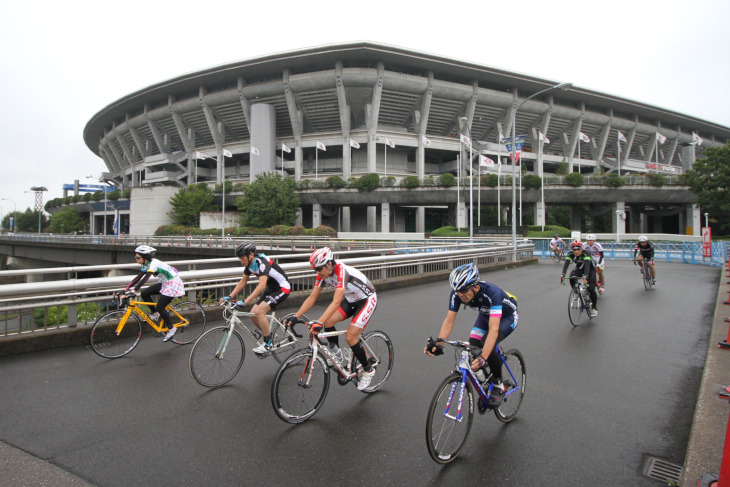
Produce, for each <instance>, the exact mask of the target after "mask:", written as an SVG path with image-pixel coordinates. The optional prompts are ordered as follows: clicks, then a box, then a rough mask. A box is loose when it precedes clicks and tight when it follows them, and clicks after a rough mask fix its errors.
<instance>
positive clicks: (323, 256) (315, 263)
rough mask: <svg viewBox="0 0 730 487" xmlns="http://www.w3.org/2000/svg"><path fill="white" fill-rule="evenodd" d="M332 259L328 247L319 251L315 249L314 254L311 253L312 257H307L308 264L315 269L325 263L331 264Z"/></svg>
mask: <svg viewBox="0 0 730 487" xmlns="http://www.w3.org/2000/svg"><path fill="white" fill-rule="evenodd" d="M332 260H334V259H333V257H332V250H331V249H330V248H329V247H322V248H321V249H317V250H315V251H314V252H312V255H310V256H309V263H310V264H312V268H313V269H316V268H317V267H322V266H324V265H325V264H327V262H331V261H332Z"/></svg>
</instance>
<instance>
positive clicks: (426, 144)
mask: <svg viewBox="0 0 730 487" xmlns="http://www.w3.org/2000/svg"><path fill="white" fill-rule="evenodd" d="M423 145H425V146H426V147H428V146H429V145H431V139H429V138H428V137H426V136H425V135H424V136H423Z"/></svg>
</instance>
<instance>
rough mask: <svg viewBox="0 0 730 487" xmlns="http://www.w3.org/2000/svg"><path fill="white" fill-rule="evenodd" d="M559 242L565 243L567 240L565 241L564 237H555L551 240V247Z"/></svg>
mask: <svg viewBox="0 0 730 487" xmlns="http://www.w3.org/2000/svg"><path fill="white" fill-rule="evenodd" d="M558 244H563V245H565V242H563V239H561V238H554V239H552V240H550V246H551V247H555V246H557V245H558Z"/></svg>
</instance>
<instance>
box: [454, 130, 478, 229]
mask: <svg viewBox="0 0 730 487" xmlns="http://www.w3.org/2000/svg"><path fill="white" fill-rule="evenodd" d="M459 120H461V121H462V122H464V125H466V129H467V130H468V131H469V238H470V239H474V177H473V175H472V169H473V167H474V166H473V164H472V155H471V147H472V140H471V139H472V137H471V127H469V121H468V120H467V118H466V117H461V118H460V119H459ZM459 142H460V143H461V138H460V139H459ZM457 211H458V209H457Z"/></svg>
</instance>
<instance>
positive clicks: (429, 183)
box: [423, 174, 436, 186]
mask: <svg viewBox="0 0 730 487" xmlns="http://www.w3.org/2000/svg"><path fill="white" fill-rule="evenodd" d="M423 185H424V186H436V179H435V178H434V177H433V174H431V175H430V176H428V177H427V178H426V179H424V180H423Z"/></svg>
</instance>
